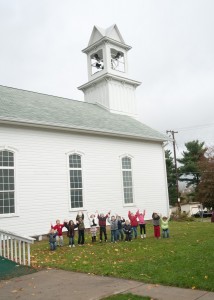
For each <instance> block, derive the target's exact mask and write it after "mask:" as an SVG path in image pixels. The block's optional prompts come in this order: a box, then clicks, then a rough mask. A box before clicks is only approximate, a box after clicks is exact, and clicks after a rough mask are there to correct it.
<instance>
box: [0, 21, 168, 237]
mask: <svg viewBox="0 0 214 300" xmlns="http://www.w3.org/2000/svg"><path fill="white" fill-rule="evenodd" d="M130 49H131V47H130V46H128V45H126V44H125V42H124V40H123V38H122V36H121V34H120V32H119V30H118V28H117V26H116V25H113V26H111V27H109V28H107V29H106V30H104V29H101V28H99V27H96V26H95V27H94V29H93V31H92V34H91V38H90V40H89V44H88V46H87V48H85V49H84V50H83V52H84V53H85V54H86V55H87V66H88V82H87V83H85V84H83V85H82V86H80V87H79V89H80V90H81V91H83V93H84V97H85V98H84V102H83V101H75V100H71V99H65V98H61V97H56V96H50V95H45V94H40V93H36V92H30V91H25V90H21V89H16V88H11V87H6V86H0V228H1V229H3V230H8V231H12V232H15V233H18V234H24V235H28V236H36V235H41V234H46V233H47V232H48V231H49V229H50V223H51V222H52V223H53V224H54V223H55V221H56V219H60V220H61V222H63V221H64V219H68V220H70V219H74V220H75V218H76V214H77V212H78V211H83V212H84V213H85V214H87V212H89V213H91V212H95V211H96V210H97V211H98V212H103V213H107V212H108V211H109V210H111V211H112V214H116V213H117V214H118V215H121V216H123V217H124V218H127V213H128V211H129V210H130V211H132V212H134V213H135V212H136V210H137V209H138V208H139V209H140V210H143V209H146V219H151V215H152V212H153V211H158V212H160V213H162V214H164V215H167V214H168V212H169V202H168V189H167V180H166V167H165V152H164V142H165V141H166V140H167V137H166V136H164V135H163V134H161V133H159V132H158V131H156V130H153V129H151V128H150V127H148V126H146V125H144V124H142V123H141V122H139V121H138V119H137V111H136V98H135V90H136V87H137V86H139V85H140V82H138V81H135V80H132V79H130V78H129V77H128V58H127V52H128V51H129V50H130ZM86 225H87V226H88V223H87V218H86Z"/></svg>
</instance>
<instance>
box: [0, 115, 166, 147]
mask: <svg viewBox="0 0 214 300" xmlns="http://www.w3.org/2000/svg"><path fill="white" fill-rule="evenodd" d="M0 124H6V125H16V126H17V125H18V126H27V127H34V128H44V129H51V130H54V129H56V130H63V131H71V132H77V133H86V134H96V135H106V136H114V137H121V138H129V139H137V140H144V141H153V142H161V143H163V142H166V141H168V139H167V137H166V139H164V138H158V137H156V138H155V137H147V136H141V135H137V134H124V133H121V132H113V131H102V130H97V129H95V128H84V127H82V128H81V127H75V126H73V127H69V126H63V125H60V124H57V125H56V124H51V123H46V124H44V123H40V122H30V121H23V120H22V121H21V120H15V119H13V120H12V119H6V118H4V119H2V118H0Z"/></svg>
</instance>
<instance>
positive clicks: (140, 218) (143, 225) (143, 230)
mask: <svg viewBox="0 0 214 300" xmlns="http://www.w3.org/2000/svg"><path fill="white" fill-rule="evenodd" d="M145 214H146V211H145V209H144V211H143V212H140V211H139V209H138V211H137V212H136V216H137V219H138V224H139V226H140V236H141V238H142V239H143V238H146V222H145V220H144V218H145Z"/></svg>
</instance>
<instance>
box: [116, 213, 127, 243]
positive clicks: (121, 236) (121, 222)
mask: <svg viewBox="0 0 214 300" xmlns="http://www.w3.org/2000/svg"><path fill="white" fill-rule="evenodd" d="M117 221H118V230H117V240H119V239H121V241H123V239H124V234H123V225H124V223H125V219H124V218H121V217H120V216H117Z"/></svg>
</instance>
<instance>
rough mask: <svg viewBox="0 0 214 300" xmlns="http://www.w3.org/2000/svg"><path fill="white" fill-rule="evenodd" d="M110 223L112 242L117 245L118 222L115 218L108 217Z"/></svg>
mask: <svg viewBox="0 0 214 300" xmlns="http://www.w3.org/2000/svg"><path fill="white" fill-rule="evenodd" d="M108 222H109V223H110V226H111V242H112V243H116V242H117V230H118V220H117V219H116V218H115V216H111V219H110V217H108Z"/></svg>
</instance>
